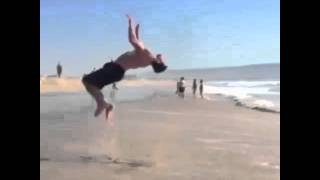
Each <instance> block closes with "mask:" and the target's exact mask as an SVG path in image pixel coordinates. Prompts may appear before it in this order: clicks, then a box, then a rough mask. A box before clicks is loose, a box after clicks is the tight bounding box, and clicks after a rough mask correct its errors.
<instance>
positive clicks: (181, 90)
mask: <svg viewBox="0 0 320 180" xmlns="http://www.w3.org/2000/svg"><path fill="white" fill-rule="evenodd" d="M185 89H186V87H185V81H184V77H181V78H180V82H179V96H180V97H182V98H184V91H185Z"/></svg>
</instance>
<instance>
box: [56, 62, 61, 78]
mask: <svg viewBox="0 0 320 180" xmlns="http://www.w3.org/2000/svg"><path fill="white" fill-rule="evenodd" d="M61 73H62V66H61V64H60V62H58V65H57V75H58V77H59V78H60V77H61Z"/></svg>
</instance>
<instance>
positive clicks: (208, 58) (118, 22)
mask: <svg viewBox="0 0 320 180" xmlns="http://www.w3.org/2000/svg"><path fill="white" fill-rule="evenodd" d="M40 12H41V13H40V14H41V15H40V22H41V24H40V28H41V29H40V47H41V49H40V73H42V74H53V73H55V66H56V64H57V62H58V61H60V62H61V63H62V65H63V67H64V71H65V74H68V75H81V74H83V73H86V72H88V71H91V70H92V69H93V67H101V66H102V65H103V64H104V63H105V62H106V61H109V60H110V58H114V59H115V58H117V57H118V56H119V55H121V54H122V53H123V52H125V51H128V50H132V47H131V46H130V44H129V43H128V37H127V19H126V17H125V14H127V13H128V14H130V15H131V16H132V17H133V18H134V20H135V22H137V23H140V26H141V27H140V36H141V38H142V39H143V41H144V43H145V45H146V47H148V48H150V49H151V51H152V52H154V53H162V54H163V56H164V58H165V59H166V62H167V64H168V65H169V67H170V68H171V69H184V68H188V69H189V68H202V67H222V66H236V65H245V64H260V63H279V62H280V2H279V0H185V1H174V0H104V1H103V0H41V9H40ZM148 70H150V68H147V69H145V70H142V71H148ZM138 71H139V72H140V71H141V70H138Z"/></svg>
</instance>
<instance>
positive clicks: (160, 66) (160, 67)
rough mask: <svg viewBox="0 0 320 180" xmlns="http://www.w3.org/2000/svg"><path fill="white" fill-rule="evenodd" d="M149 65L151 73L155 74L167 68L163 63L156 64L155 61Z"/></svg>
mask: <svg viewBox="0 0 320 180" xmlns="http://www.w3.org/2000/svg"><path fill="white" fill-rule="evenodd" d="M151 65H152V68H153V71H154V72H155V73H161V72H164V71H165V70H166V69H167V67H168V66H166V65H165V64H164V63H159V62H156V61H153V62H152V64H151Z"/></svg>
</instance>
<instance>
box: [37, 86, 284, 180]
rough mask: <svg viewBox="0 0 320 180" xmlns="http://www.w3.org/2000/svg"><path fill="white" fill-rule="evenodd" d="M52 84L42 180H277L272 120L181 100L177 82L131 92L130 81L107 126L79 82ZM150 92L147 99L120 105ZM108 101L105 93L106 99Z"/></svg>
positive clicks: (44, 114) (45, 96)
mask: <svg viewBox="0 0 320 180" xmlns="http://www.w3.org/2000/svg"><path fill="white" fill-rule="evenodd" d="M58 81H59V80H58ZM52 82H57V80H52V81H51V82H50V83H48V82H42V85H40V87H41V88H42V90H41V88H40V92H41V93H40V176H41V179H43V180H51V179H59V180H73V179H74V180H82V179H83V180H87V179H95V180H100V179H101V180H105V179H110V180H112V179H115V180H131V179H132V180H135V179H142V180H144V179H145V180H147V179H159V180H160V179H161V180H162V179H166V180H167V179H172V180H179V179H181V180H188V179H201V180H211V179H221V180H222V179H225V180H242V179H243V180H275V179H280V115H279V114H277V113H268V112H260V111H256V110H252V109H248V108H243V107H240V106H236V105H235V102H234V101H232V100H230V99H228V98H225V97H222V96H212V97H211V100H210V101H208V100H204V99H200V98H194V97H192V96H191V95H190V94H187V97H186V98H185V99H181V98H178V97H176V95H175V94H174V90H175V83H174V82H169V81H162V83H154V82H153V81H144V82H143V83H142V84H144V86H142V87H141V88H136V89H134V88H135V87H140V86H138V85H139V83H137V82H135V83H134V82H133V81H129V82H121V83H120V84H119V87H120V90H119V91H118V92H117V93H116V94H114V97H113V98H112V100H111V101H112V102H113V103H114V104H115V107H116V108H115V110H114V112H113V114H112V116H113V118H112V123H107V122H106V121H105V120H104V118H103V116H101V117H98V118H94V117H93V112H94V108H95V105H94V103H93V101H92V99H91V98H90V96H89V95H88V94H86V93H85V92H84V91H83V88H82V86H81V84H80V83H79V82H80V80H74V81H72V83H73V84H72V83H67V84H68V85H63V84H62V85H61V84H60V85H58V86H57V85H53V84H54V83H52ZM146 82H148V83H146ZM40 83H41V82H40ZM59 83H61V82H59ZM56 84H57V83H56ZM129 86H130V87H129ZM61 87H63V88H61ZM148 88H149V89H150V90H153V92H152V93H150V94H149V95H145V96H143V97H132V98H131V100H130V101H125V100H122V99H121V97H124V95H125V94H128V93H129V92H130V91H131V90H132V91H133V89H134V91H135V92H136V94H143V93H144V91H146V89H148ZM149 89H148V90H149ZM154 89H156V91H155V90H154ZM142 90H144V91H142ZM171 91H172V93H170V92H171ZM109 93H110V88H106V89H105V90H104V94H105V95H106V99H110V97H109V96H108V94H109ZM128 96H134V94H133V95H132V94H130V95H128Z"/></svg>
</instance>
